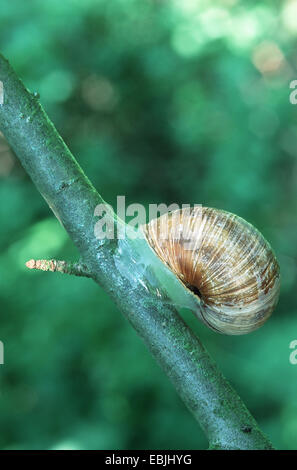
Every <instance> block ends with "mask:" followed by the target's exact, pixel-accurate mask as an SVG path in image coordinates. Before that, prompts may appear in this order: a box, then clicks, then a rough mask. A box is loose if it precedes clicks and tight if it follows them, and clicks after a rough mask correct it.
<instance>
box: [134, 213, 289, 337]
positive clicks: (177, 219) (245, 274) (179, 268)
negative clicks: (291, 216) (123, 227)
mask: <svg viewBox="0 0 297 470" xmlns="http://www.w3.org/2000/svg"><path fill="white" fill-rule="evenodd" d="M143 230H144V233H145V236H146V239H147V241H148V243H149V245H150V246H151V247H152V248H153V250H154V251H155V252H156V254H157V255H158V256H159V258H160V259H161V260H162V261H163V262H164V263H166V265H167V266H168V267H169V268H170V269H171V271H173V273H174V274H175V275H176V276H177V277H178V278H179V280H180V281H181V282H182V283H183V284H184V285H185V287H186V288H188V289H189V290H190V291H191V292H192V293H193V295H195V296H196V297H197V300H198V305H199V308H198V311H197V312H195V313H196V314H197V316H198V317H199V318H200V319H201V320H202V321H203V322H204V323H206V324H207V325H208V326H209V327H210V328H212V329H213V330H215V331H218V332H220V333H224V334H231V335H240V334H245V333H249V332H251V331H253V330H256V329H257V328H259V327H260V326H261V325H262V324H263V323H264V322H265V321H266V320H267V319H268V318H269V316H270V315H271V313H272V311H273V309H274V308H275V306H276V304H277V301H278V297H279V289H280V271H279V265H278V262H277V260H276V258H275V255H274V253H273V251H272V249H271V247H270V245H269V243H268V242H267V241H266V240H265V239H264V237H263V236H262V235H261V234H260V232H259V231H258V230H257V229H256V228H255V227H253V226H252V225H251V224H249V223H248V222H246V221H245V220H243V219H242V218H240V217H238V216H236V215H234V214H231V213H229V212H226V211H223V210H218V209H212V208H208V207H200V206H196V207H194V208H193V209H181V210H177V211H174V212H171V213H168V214H164V215H162V216H161V217H159V218H157V219H154V220H152V221H151V222H149V223H148V224H147V225H145V226H144V227H143Z"/></svg>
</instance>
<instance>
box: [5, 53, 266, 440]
mask: <svg viewBox="0 0 297 470" xmlns="http://www.w3.org/2000/svg"><path fill="white" fill-rule="evenodd" d="M0 80H1V81H2V82H3V89H4V100H3V104H2V105H1V104H0V128H1V130H2V132H3V133H4V135H5V136H6V139H7V141H8V142H9V143H10V145H11V147H12V148H13V149H14V151H15V153H16V154H17V156H18V157H19V159H20V161H21V162H22V164H23V166H24V168H25V169H26V171H27V172H28V173H29V175H30V176H31V178H32V180H33V182H34V183H35V185H36V186H37V188H38V190H39V191H40V193H41V194H42V195H43V197H44V198H45V200H46V201H47V202H48V204H49V206H50V208H51V209H52V210H53V212H54V214H55V215H56V217H57V218H58V219H59V220H60V222H61V223H62V224H63V225H64V227H65V229H66V230H67V232H68V233H69V235H70V237H71V238H72V240H73V242H74V243H75V245H76V246H77V248H78V249H79V251H80V254H81V256H82V259H83V263H84V264H85V265H86V266H87V269H88V271H89V272H90V273H91V275H92V277H93V278H94V279H95V281H96V282H97V283H98V284H100V285H101V286H102V287H103V288H104V289H105V290H106V291H107V292H108V293H109V294H110V295H111V297H112V298H113V299H114V301H115V302H116V304H117V305H118V307H119V309H120V310H121V311H122V313H123V314H124V315H125V316H126V318H127V319H128V320H129V321H130V323H131V324H132V326H133V327H134V328H135V330H136V331H137V332H138V334H139V335H140V336H141V337H142V338H143V340H144V341H145V343H146V344H147V346H148V348H149V349H150V351H151V352H152V354H153V356H154V357H155V358H156V359H157V361H158V362H159V364H160V365H161V366H162V367H163V369H164V371H165V372H166V374H167V375H168V377H169V378H170V379H171V381H172V383H173V384H174V386H175V388H176V390H177V391H178V393H179V394H180V396H181V398H182V399H183V401H184V402H185V404H186V405H187V407H188V408H189V410H190V411H191V412H192V413H193V415H194V416H195V418H196V419H197V420H198V421H199V423H200V425H201V427H202V429H203V430H204V432H205V434H206V435H207V437H208V439H209V442H210V448H220V449H270V448H272V446H271V443H270V442H269V440H268V439H267V438H266V437H265V436H264V434H263V433H262V432H261V431H260V429H259V428H258V426H257V423H256V422H255V420H254V418H253V417H252V416H251V414H250V413H249V411H248V410H247V408H246V407H245V405H244V403H243V402H242V401H241V399H240V398H239V396H238V395H237V394H236V392H235V391H234V390H233V389H232V387H231V386H230V385H229V383H228V382H227V381H226V379H225V378H224V377H223V375H222V374H221V372H220V371H219V370H218V368H217V366H216V365H215V363H214V362H213V360H212V359H211V358H210V357H209V354H208V353H207V352H206V350H205V349H204V347H203V346H202V344H201V342H200V341H199V339H198V338H197V337H196V336H195V335H194V334H193V332H192V331H191V330H190V329H189V328H188V327H187V326H186V324H185V323H184V322H183V320H182V319H181V318H180V316H179V315H178V312H177V310H176V308H175V306H174V302H172V301H171V300H170V298H169V297H170V296H169V294H168V292H170V289H171V291H172V290H178V289H182V287H181V284H180V283H179V281H177V279H176V278H175V276H174V275H173V274H172V273H171V272H170V271H169V270H168V269H167V268H166V267H165V266H164V265H163V264H162V263H161V261H160V260H159V259H158V258H157V256H156V255H155V254H154V253H153V251H152V250H151V249H150V248H149V247H148V245H147V243H146V241H145V240H139V239H138V240H134V239H132V238H129V236H128V237H126V239H125V240H116V239H115V240H108V239H105V240H100V241H99V240H97V239H96V237H95V234H94V225H95V223H96V221H97V219H96V218H95V217H94V209H95V207H96V205H97V204H100V203H103V202H104V201H103V200H102V198H101V197H100V196H99V194H98V193H97V192H96V190H95V189H94V187H93V186H92V184H91V183H90V181H89V180H88V179H87V177H86V176H85V174H84V173H83V171H82V169H81V168H80V166H79V165H78V163H77V162H76V160H75V159H74V157H73V156H72V154H71V152H70V150H69V149H68V147H67V146H66V145H65V143H64V142H63V140H62V138H61V137H60V136H59V134H58V133H57V131H56V129H55V128H54V126H53V124H52V123H51V122H50V120H49V118H48V117H47V115H46V114H45V112H44V110H43V109H42V107H41V106H40V104H39V101H38V98H37V97H36V95H34V94H31V93H30V92H29V91H28V90H26V88H25V87H24V85H23V84H22V82H21V81H20V80H19V79H18V77H17V76H16V74H15V72H14V71H13V70H12V68H11V67H10V65H9V63H8V62H7V61H6V60H5V59H4V58H3V57H2V56H1V55H0ZM108 217H109V218H110V220H112V221H114V222H115V225H116V226H117V228H118V229H120V230H122V229H123V224H122V223H121V222H120V221H119V220H117V218H116V216H115V214H114V213H113V212H112V211H111V210H110V211H109V213H108ZM160 275H162V276H163V277H162V276H161V277H162V282H161V281H160V278H161V277H160Z"/></svg>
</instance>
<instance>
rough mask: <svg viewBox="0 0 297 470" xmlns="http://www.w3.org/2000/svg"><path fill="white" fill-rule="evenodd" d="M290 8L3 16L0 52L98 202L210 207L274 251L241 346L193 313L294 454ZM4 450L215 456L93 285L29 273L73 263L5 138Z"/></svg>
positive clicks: (293, 27) (127, 4)
mask: <svg viewBox="0 0 297 470" xmlns="http://www.w3.org/2000/svg"><path fill="white" fill-rule="evenodd" d="M296 17H297V1H296V0H293V1H284V2H272V1H262V2H261V3H260V2H254V1H250V2H249V1H245V2H243V1H239V0H237V1H236V0H221V1H214V0H204V1H202V0H201V1H198V0H171V1H166V0H109V1H108V0H105V1H103V0H102V1H100V0H84V1H78V0H64V1H61V0H50V1H49V0H47V1H44V0H39V1H38V0H28V1H26V2H25V1H24V0H14V1H13V2H12V1H7V0H2V1H1V11H0V44H1V51H2V53H3V54H4V55H6V57H7V58H9V60H10V61H11V63H12V65H13V66H14V68H15V69H16V71H17V73H18V74H19V75H20V76H21V78H22V79H23V80H24V82H25V84H26V85H27V87H28V88H29V89H30V90H31V91H36V92H39V93H40V96H41V103H42V104H43V106H44V107H45V109H46V110H47V112H48V114H49V116H50V117H51V119H52V120H53V121H54V123H55V124H56V127H57V129H58V130H59V132H60V133H61V135H62V136H63V138H64V139H65V141H66V142H67V144H68V145H69V146H70V148H71V150H72V151H73V153H74V154H75V155H76V157H77V159H78V161H79V162H80V164H81V165H82V167H83V169H84V170H85V172H86V173H87V175H88V176H89V177H90V179H91V180H92V182H93V183H94V185H95V186H96V188H97V189H98V190H99V191H100V193H101V194H102V195H103V197H104V199H105V200H106V201H108V202H109V203H111V204H113V205H114V204H115V202H116V196H117V195H125V196H126V201H127V204H129V203H133V202H139V203H142V204H145V205H148V204H149V203H160V202H164V203H167V204H170V203H173V202H176V203H179V204H182V203H190V204H194V203H201V204H203V205H206V206H210V207H217V208H222V209H225V210H228V211H231V212H234V213H236V214H238V215H240V216H241V217H243V218H245V219H247V220H248V221H249V222H251V223H253V224H254V225H255V226H256V227H257V228H259V229H260V231H261V232H262V233H263V234H264V235H265V236H266V238H267V239H268V240H269V241H270V242H271V244H272V246H273V248H274V250H275V252H276V254H277V257H278V259H279V262H280V266H281V273H282V291H281V298H280V302H279V305H278V307H277V309H276V311H275V313H274V314H273V316H272V318H271V319H270V320H269V321H268V323H267V324H266V325H265V326H264V327H263V328H261V329H260V330H258V331H257V332H255V333H252V334H249V335H247V336H243V337H228V336H222V335H218V334H216V333H214V332H212V331H210V330H208V329H207V328H206V327H205V326H203V325H202V324H199V323H198V322H197V321H196V320H195V319H194V318H193V316H192V314H191V313H189V312H182V314H183V315H184V318H185V319H186V321H187V322H188V323H189V324H190V325H191V326H192V328H193V329H194V330H195V331H196V332H197V334H198V335H199V336H200V337H201V339H202V341H203V342H204V344H205V346H206V347H207V348H208V350H209V351H210V352H211V354H212V356H213V357H214V359H215V360H216V361H217V363H218V364H219V366H220V368H221V370H222V371H223V373H224V374H225V376H226V377H227V378H228V379H229V380H230V382H231V383H232V384H233V386H234V387H235V388H236V389H237V391H238V392H239V394H240V395H241V397H242V398H243V400H244V401H245V403H246V405H247V406H248V407H249V409H250V410H251V412H252V413H253V414H254V416H255V417H256V419H257V420H258V422H259V424H260V426H261V427H262V429H263V430H264V431H265V432H266V433H267V434H268V435H269V437H270V438H271V440H272V441H273V444H274V445H275V446H277V447H278V448H282V449H297V402H296V387H297V365H295V366H294V365H292V364H290V362H289V354H290V352H291V351H290V349H289V344H290V342H291V341H292V340H294V339H297V305H296V277H297V267H296V260H297V224H296V210H297V160H296V157H297V145H296V142H297V127H296V117H297V106H294V105H292V104H290V101H289V95H290V91H291V90H290V88H289V83H290V81H291V80H293V79H297V71H296V60H297V49H296V45H297V22H296ZM0 177H1V180H0V201H1V202H0V224H1V230H0V245H1V255H0V310H1V315H0V340H2V341H3V343H4V345H5V364H4V365H1V366H0V377H1V378H0V448H2V449H115V448H118V449H154V448H156V449H191V448H205V447H207V442H206V439H205V437H204V436H203V434H202V431H201V430H200V428H199V426H198V425H197V424H196V422H195V421H194V419H193V418H192V416H191V415H190V413H189V412H188V411H187V410H186V408H185V407H184V405H183V404H182V402H181V400H180V399H179V397H178V396H177V394H176V392H175V390H174V389H173V387H172V386H171V384H170V383H169V381H168V379H167V378H166V376H165V375H164V374H163V372H162V371H161V370H160V369H159V367H158V366H157V364H156V363H155V361H154V359H153V358H152V357H151V356H150V354H149V353H148V351H147V350H146V349H145V347H144V345H143V344H142V342H141V340H140V339H139V338H138V336H137V335H136V333H135V332H134V331H133V330H132V328H131V327H130V325H129V324H128V323H127V321H126V320H125V319H124V318H123V317H122V316H121V314H120V313H119V312H118V310H117V309H116V307H115V306H114V305H113V303H112V302H111V300H110V299H109V298H108V297H107V295H106V294H105V292H103V291H102V290H101V289H100V288H99V287H98V286H97V285H96V284H95V283H93V282H92V281H90V280H86V279H80V278H72V277H67V276H62V275H59V274H50V273H38V272H29V271H28V270H26V268H25V265H24V264H25V262H26V261H27V260H28V259H30V258H38V257H41V258H44V257H56V258H58V259H71V260H74V259H76V257H77V252H76V250H75V248H74V247H73V245H72V243H71V242H70V241H69V240H68V237H67V234H66V233H65V232H64V230H63V229H62V227H61V226H60V225H59V223H58V221H57V220H56V219H55V218H54V216H53V214H52V213H51V212H50V210H49V209H48V207H47V205H46V204H45V202H44V201H43V199H42V197H41V196H40V195H39V193H38V192H37V190H36V189H35V187H34V186H33V184H32V183H31V181H30V179H29V177H28V176H27V175H26V173H25V172H24V171H23V169H22V167H21V166H20V164H19V162H18V160H17V159H16V158H15V156H14V154H13V153H12V152H11V151H10V150H9V148H8V146H7V144H6V142H5V140H4V138H3V136H1V138H0Z"/></svg>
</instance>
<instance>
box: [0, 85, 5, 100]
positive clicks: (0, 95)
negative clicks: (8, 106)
mask: <svg viewBox="0 0 297 470" xmlns="http://www.w3.org/2000/svg"><path fill="white" fill-rule="evenodd" d="M3 103H4V86H3V82H1V80H0V106H2V105H3Z"/></svg>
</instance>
